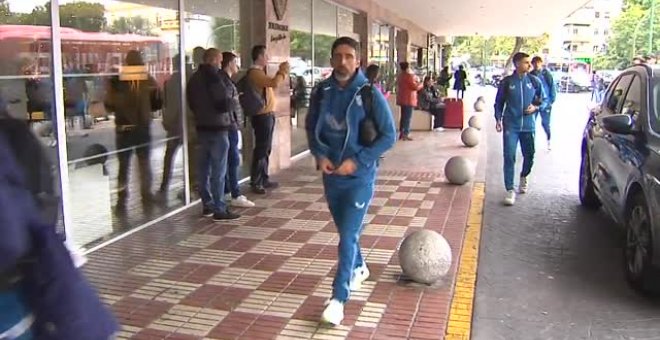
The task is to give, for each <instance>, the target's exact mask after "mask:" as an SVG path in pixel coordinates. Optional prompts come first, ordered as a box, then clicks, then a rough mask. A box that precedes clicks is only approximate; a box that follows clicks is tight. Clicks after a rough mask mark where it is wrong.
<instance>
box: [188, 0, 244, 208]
mask: <svg viewBox="0 0 660 340" xmlns="http://www.w3.org/2000/svg"><path fill="white" fill-rule="evenodd" d="M240 10H241V9H240V0H186V1H185V12H184V21H185V34H186V39H185V46H184V49H185V51H186V65H187V66H186V74H187V77H190V76H191V75H192V73H193V72H195V71H196V70H197V67H198V66H199V64H200V63H201V61H202V56H203V54H204V50H205V49H207V48H211V47H214V48H217V49H219V50H220V51H223V52H233V53H234V54H236V55H237V57H238V58H237V60H238V61H239V65H240V61H241V60H242V59H241V52H242V51H243V49H242V46H241V41H240V36H241V25H242V24H250V23H242V22H241V21H240ZM248 51H249V49H248ZM247 59H248V60H249V59H250V58H249V57H248V58H247ZM242 66H243V68H245V67H246V66H250V65H242ZM186 109H187V110H188V113H187V114H188V115H189V116H191V117H192V112H190V110H189V108H186ZM191 120H192V118H191ZM189 131H191V132H192V133H189V139H188V141H189V143H190V144H196V143H197V141H196V138H195V137H196V136H195V133H194V129H189ZM238 137H239V138H238V145H237V147H238V148H239V150H240V160H239V162H240V167H239V171H238V174H237V175H238V178H239V179H241V178H244V177H246V176H249V174H250V169H249V160H250V158H249V157H250V156H251V153H252V152H251V150H249V147H247V145H246V144H249V142H250V141H251V137H252V131H251V130H250V129H249V128H248V125H247V124H246V122H243V124H242V127H241V130H240V134H239V136H238ZM248 139H249V140H248ZM244 146H245V147H244ZM194 158H195V157H194V156H193V157H192V158H191V160H190V165H189V168H190V169H191V170H192V171H191V172H190V173H191V175H193V177H194V176H195V174H196V173H197V172H196V170H195V169H196V166H195V165H194V164H195V159H194ZM192 195H193V197H195V198H196V197H197V196H198V195H197V191H196V190H194V191H193V192H192Z"/></svg>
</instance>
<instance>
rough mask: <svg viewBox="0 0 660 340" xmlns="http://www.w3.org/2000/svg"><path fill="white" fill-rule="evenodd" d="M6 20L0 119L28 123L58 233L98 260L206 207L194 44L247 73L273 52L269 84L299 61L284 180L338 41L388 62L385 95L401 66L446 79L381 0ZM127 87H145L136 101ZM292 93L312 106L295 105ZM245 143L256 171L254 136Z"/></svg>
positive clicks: (292, 83) (148, 0)
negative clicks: (57, 213) (45, 170)
mask: <svg viewBox="0 0 660 340" xmlns="http://www.w3.org/2000/svg"><path fill="white" fill-rule="evenodd" d="M46 6H49V7H46ZM0 10H1V11H2V13H1V15H4V16H5V17H4V18H3V21H2V24H0V44H3V47H2V48H0V60H1V61H2V63H0V65H2V67H1V69H2V71H1V72H2V74H1V75H0V105H1V107H2V112H1V113H0V114H2V115H8V116H12V117H15V118H19V119H25V120H27V121H28V122H29V124H30V125H31V127H32V129H33V131H34V132H35V133H36V134H37V136H39V138H40V139H41V140H42V141H43V142H44V144H45V145H46V147H47V150H48V153H49V155H50V156H51V157H52V159H53V160H54V162H55V163H56V165H57V166H56V169H57V172H58V175H57V179H58V181H59V183H58V184H59V188H60V189H61V197H62V202H63V204H62V219H61V220H62V227H63V228H64V229H65V230H66V234H67V237H68V238H69V239H70V240H72V241H73V243H74V244H76V245H78V246H81V247H84V248H86V249H88V250H89V249H92V248H95V247H99V246H102V245H103V244H104V243H106V242H110V241H112V240H113V239H116V238H117V237H121V236H122V235H126V234H127V233H129V232H131V231H135V230H137V228H139V227H140V226H146V225H148V224H149V223H150V222H153V221H156V220H159V219H162V218H164V217H166V216H169V215H172V214H174V213H176V212H177V211H179V210H181V209H184V208H185V207H188V206H190V205H192V204H194V203H195V202H196V200H197V199H196V193H195V192H194V190H192V185H191V184H190V183H191V182H192V181H190V180H189V179H190V177H191V173H192V170H193V169H192V165H191V166H189V165H188V160H189V159H190V155H189V154H188V152H189V151H188V150H189V148H188V145H189V144H191V145H192V144H193V143H192V140H193V138H194V131H189V130H188V128H187V126H186V124H185V123H184V122H185V119H186V113H187V105H186V101H185V96H184V95H183V94H184V93H185V91H184V89H185V83H186V79H187V77H188V76H190V74H191V73H192V72H193V71H194V70H195V68H196V66H197V64H198V62H199V61H198V60H197V57H196V56H195V55H194V54H193V50H194V49H195V48H196V47H202V48H209V47H216V48H219V49H220V50H222V51H234V52H235V53H236V54H238V55H239V56H240V58H241V64H242V66H243V68H245V67H247V66H249V65H250V60H249V55H250V49H251V47H252V46H254V45H256V44H263V45H266V46H267V48H268V53H269V55H270V65H269V66H268V72H269V73H270V74H274V71H275V69H276V67H277V65H278V64H279V63H280V62H282V61H289V62H290V63H291V65H292V68H291V77H290V79H287V81H286V82H285V83H286V84H284V85H282V86H281V87H280V88H278V89H277V91H276V93H277V96H278V105H277V110H276V111H277V122H276V128H275V137H274V145H273V153H272V156H271V170H272V171H274V172H276V171H279V170H281V169H285V168H287V167H288V166H290V165H291V163H292V161H293V159H295V157H296V156H297V155H303V154H304V153H305V152H306V140H305V135H304V131H303V126H302V124H303V122H304V118H305V115H306V112H307V111H306V110H307V107H308V103H307V100H308V94H309V91H310V89H311V87H312V86H313V85H314V84H316V83H318V81H319V80H321V79H323V78H325V77H328V76H329V75H330V72H331V69H330V64H329V61H330V46H331V44H332V42H333V40H334V39H335V38H336V37H338V36H351V37H353V38H355V39H357V40H358V41H360V43H361V51H360V52H361V59H362V63H363V64H365V65H366V64H369V63H377V64H380V65H381V67H382V70H383V72H382V73H383V77H382V78H383V79H382V81H383V83H384V85H385V86H386V87H389V88H393V87H394V86H393V82H394V79H395V74H396V71H397V70H396V63H397V62H398V61H404V60H407V61H410V62H411V63H413V65H415V66H416V67H417V68H418V69H419V70H422V71H423V72H425V73H430V72H433V71H436V70H437V67H438V66H437V65H438V64H439V58H440V53H439V51H438V46H439V44H440V43H441V42H442V41H443V40H442V39H438V38H436V37H433V36H431V35H429V33H428V32H425V31H424V30H422V29H421V28H419V27H417V26H416V25H415V24H414V23H412V22H410V21H408V20H404V19H401V18H400V17H399V16H398V15H397V14H396V13H392V12H391V11H388V10H387V9H386V8H383V7H380V6H378V5H377V4H376V3H375V2H374V1H371V0H365V1H359V2H358V1H348V0H341V1H339V0H337V1H333V2H328V1H324V0H289V1H286V0H130V1H129V0H126V1H111V0H87V1H79V0H59V1H58V0H54V1H47V0H35V1H29V2H26V1H24V0H7V1H4V2H2V3H1V4H0ZM131 51H138V52H139V55H140V56H141V59H143V64H144V65H142V66H138V67H137V68H136V66H135V65H134V62H135V60H134V59H135V58H134V57H135V56H134V55H133V57H131V55H132V54H134V53H131ZM179 56H184V57H183V58H181V57H179ZM130 86H138V87H140V86H149V90H138V91H134V92H131V93H137V94H135V95H133V97H132V96H130V95H127V94H126V93H127V92H126V91H124V90H125V89H126V88H127V87H130ZM296 86H298V87H299V88H300V89H302V88H304V89H305V91H304V93H306V94H307V95H306V96H305V98H304V99H303V100H294V101H292V100H291V95H292V93H293V92H294V91H293V89H294V88H295V87H296ZM122 91H123V92H122ZM298 93H299V92H298ZM145 103H147V104H145ZM172 122H175V123H178V124H172ZM177 126H178V127H177ZM242 137H243V138H242V162H243V164H249V162H250V157H251V145H252V132H251V128H250V127H249V126H247V125H246V126H244V128H243V129H242ZM191 150H192V149H191ZM243 168H244V170H243V174H244V175H246V174H247V171H245V166H244V167H243ZM118 203H121V204H118Z"/></svg>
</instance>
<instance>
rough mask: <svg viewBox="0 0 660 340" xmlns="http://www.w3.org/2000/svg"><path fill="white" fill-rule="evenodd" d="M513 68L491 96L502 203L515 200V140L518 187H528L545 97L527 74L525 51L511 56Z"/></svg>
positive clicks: (521, 188)
mask: <svg viewBox="0 0 660 340" xmlns="http://www.w3.org/2000/svg"><path fill="white" fill-rule="evenodd" d="M513 63H514V65H515V67H516V71H515V72H514V73H513V74H512V75H510V76H507V77H506V78H504V79H503V80H502V82H501V83H500V86H499V88H498V90H497V96H496V97H495V120H496V121H497V125H496V128H497V132H502V131H504V136H503V148H504V150H503V151H504V186H505V187H506V191H507V193H506V196H505V198H504V204H505V205H509V206H510V205H513V204H514V203H515V202H516V192H515V191H514V186H513V173H514V167H515V165H516V150H517V149H518V142H520V148H521V149H522V154H523V168H522V172H521V174H520V186H519V191H520V193H521V194H524V193H526V192H527V190H528V180H527V177H528V176H529V174H530V172H531V171H532V164H533V163H534V131H535V130H536V114H537V113H538V112H543V110H544V109H545V108H546V107H547V106H548V98H547V96H546V94H545V91H544V90H543V85H542V84H541V81H540V80H539V79H538V78H536V77H535V76H533V75H531V74H529V70H530V68H531V65H530V61H529V55H528V54H526V53H522V52H519V53H516V54H515V55H514V56H513Z"/></svg>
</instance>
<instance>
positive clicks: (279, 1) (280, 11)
mask: <svg viewBox="0 0 660 340" xmlns="http://www.w3.org/2000/svg"><path fill="white" fill-rule="evenodd" d="M288 2H289V1H288V0H273V7H274V8H275V16H276V17H277V20H278V21H279V20H282V19H284V15H285V14H286V7H287V3H288Z"/></svg>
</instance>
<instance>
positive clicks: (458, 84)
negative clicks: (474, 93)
mask: <svg viewBox="0 0 660 340" xmlns="http://www.w3.org/2000/svg"><path fill="white" fill-rule="evenodd" d="M466 86H467V72H465V69H464V67H463V65H461V66H459V67H458V70H457V71H456V72H454V90H456V98H460V99H463V96H465V88H466Z"/></svg>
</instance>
